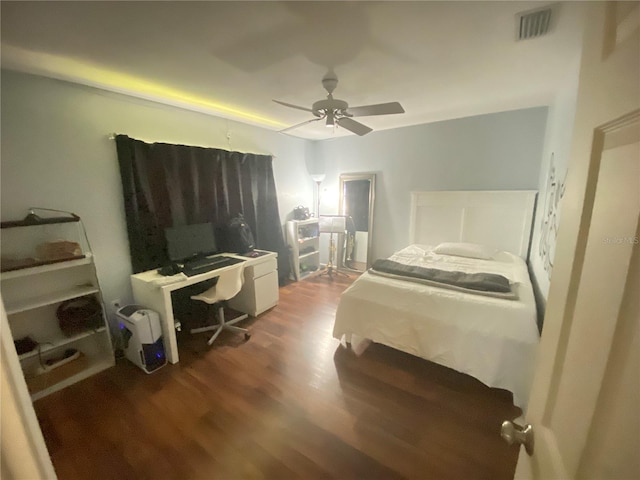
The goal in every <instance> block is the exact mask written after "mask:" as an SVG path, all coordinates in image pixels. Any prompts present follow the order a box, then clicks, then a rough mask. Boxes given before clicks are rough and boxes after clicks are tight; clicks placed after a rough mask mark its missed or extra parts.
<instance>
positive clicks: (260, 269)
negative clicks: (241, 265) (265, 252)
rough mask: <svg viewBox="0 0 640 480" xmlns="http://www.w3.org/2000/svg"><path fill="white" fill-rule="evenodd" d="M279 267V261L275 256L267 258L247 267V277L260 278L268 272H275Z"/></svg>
mask: <svg viewBox="0 0 640 480" xmlns="http://www.w3.org/2000/svg"><path fill="white" fill-rule="evenodd" d="M277 269H278V262H277V261H276V258H275V257H270V258H267V259H266V260H264V261H262V262H260V263H258V264H257V265H251V266H250V267H247V268H246V270H247V272H245V278H246V277H251V278H259V277H262V276H263V275H266V274H267V273H270V272H273V271H274V270H277Z"/></svg>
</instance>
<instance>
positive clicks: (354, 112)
mask: <svg viewBox="0 0 640 480" xmlns="http://www.w3.org/2000/svg"><path fill="white" fill-rule="evenodd" d="M347 113H348V114H349V115H351V116H353V117H366V116H369V115H388V114H390V113H404V108H402V105H400V104H399V103H398V102H389V103H378V104H376V105H364V106H362V107H349V108H347Z"/></svg>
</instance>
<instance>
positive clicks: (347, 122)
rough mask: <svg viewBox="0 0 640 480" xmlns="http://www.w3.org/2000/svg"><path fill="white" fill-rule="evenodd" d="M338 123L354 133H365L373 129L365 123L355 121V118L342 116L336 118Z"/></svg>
mask: <svg viewBox="0 0 640 480" xmlns="http://www.w3.org/2000/svg"><path fill="white" fill-rule="evenodd" d="M336 122H337V123H338V125H340V126H341V127H342V128H346V129H347V130H349V131H350V132H353V133H355V134H356V135H360V136H362V135H366V134H367V133H369V132H371V131H373V129H372V128H369V127H367V126H366V125H363V124H361V123H360V122H356V121H355V120H353V119H351V118H349V117H342V118H339V119H338V120H336Z"/></svg>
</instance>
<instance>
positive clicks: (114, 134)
mask: <svg viewBox="0 0 640 480" xmlns="http://www.w3.org/2000/svg"><path fill="white" fill-rule="evenodd" d="M117 135H119V133H110V134H109V135H107V138H108V139H109V140H115V139H116V136H117ZM202 148H218V147H202ZM228 151H231V150H228ZM243 153H244V152H243ZM246 153H251V152H246ZM254 155H269V156H270V157H271V158H273V159H274V160H275V159H276V158H278V157H277V156H276V155H274V154H273V153H257V154H256V153H254Z"/></svg>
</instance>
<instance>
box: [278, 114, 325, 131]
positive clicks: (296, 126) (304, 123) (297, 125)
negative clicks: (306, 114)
mask: <svg viewBox="0 0 640 480" xmlns="http://www.w3.org/2000/svg"><path fill="white" fill-rule="evenodd" d="M323 118H324V117H321V118H312V119H311V120H307V121H306V122H302V123H298V124H296V125H292V126H291V127H287V128H285V129H284V130H280V133H284V132H288V131H289V130H293V129H294V128H298V127H302V126H303V125H306V124H307V123H312V122H317V121H318V120H322V119H323Z"/></svg>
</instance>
